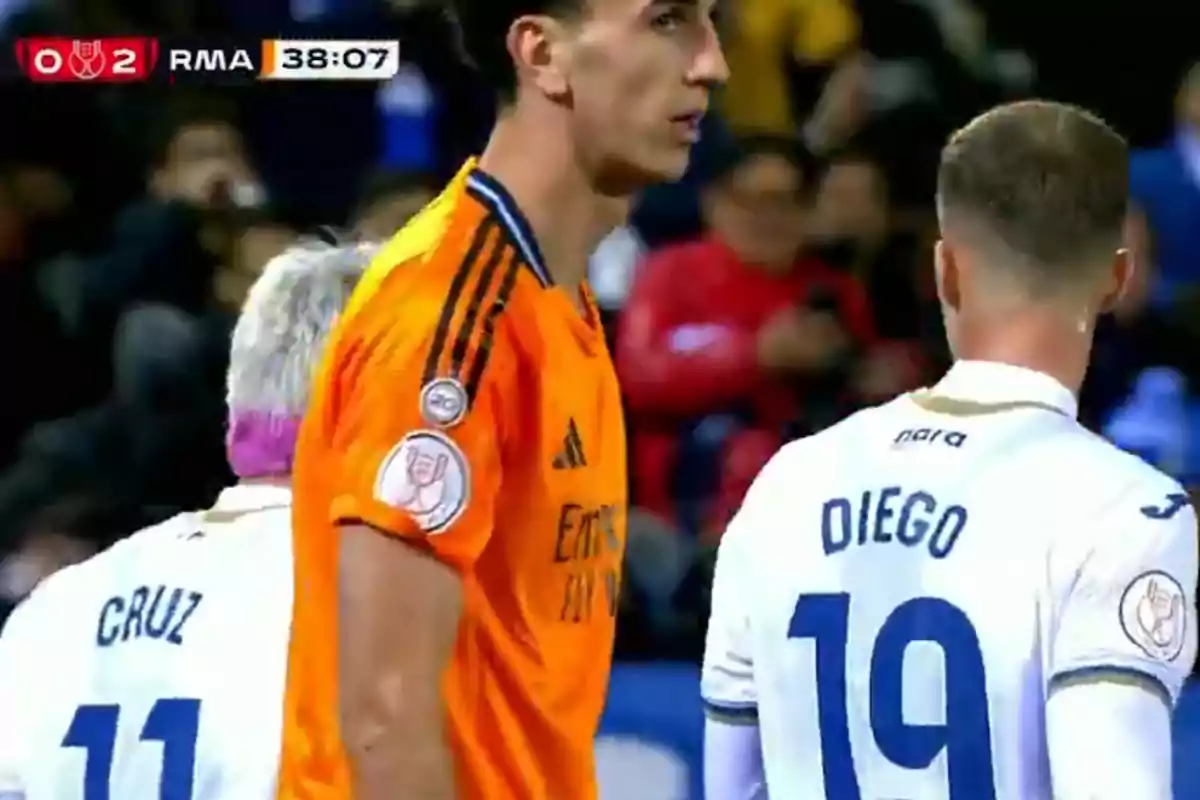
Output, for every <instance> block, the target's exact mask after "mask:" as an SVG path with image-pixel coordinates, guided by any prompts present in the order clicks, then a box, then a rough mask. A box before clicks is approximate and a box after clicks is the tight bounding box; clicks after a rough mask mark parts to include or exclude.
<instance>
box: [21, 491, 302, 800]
mask: <svg viewBox="0 0 1200 800" xmlns="http://www.w3.org/2000/svg"><path fill="white" fill-rule="evenodd" d="M290 507H291V494H290V492H289V490H287V489H285V488H281V487H272V486H236V487H233V488H230V489H226V490H225V491H224V492H223V493H222V494H221V497H220V499H219V500H218V502H217V504H216V505H215V506H214V507H213V508H212V509H210V510H209V511H206V512H197V513H188V514H181V515H179V516H177V517H174V518H172V519H170V520H168V521H166V522H164V523H162V524H160V525H156V526H154V527H152V528H148V529H146V530H143V531H141V532H139V533H137V534H135V535H134V536H132V537H130V538H129V539H126V540H124V541H122V542H120V543H119V544H117V545H115V546H114V547H112V548H111V549H109V550H107V551H105V552H103V553H100V554H99V555H97V556H95V557H94V558H92V559H90V560H88V561H86V562H84V563H82V564H80V565H78V566H74V567H70V568H68V569H65V570H63V571H61V572H59V573H57V574H55V575H53V576H52V577H50V578H48V579H47V580H46V581H44V582H43V584H42V585H41V586H39V587H38V588H37V589H36V590H35V591H34V593H33V595H32V596H30V597H29V599H28V600H26V601H25V602H24V603H23V604H22V605H21V606H19V607H18V608H17V610H16V611H15V612H14V614H13V616H12V617H11V618H10V620H9V623H8V625H7V626H6V627H5V630H4V633H3V636H0V798H4V800H14V799H15V800H24V798H28V800H109V798H114V799H116V798H130V800H132V798H159V797H161V798H171V800H202V798H213V799H214V800H215V798H221V799H222V800H228V799H230V798H237V800H268V799H270V800H273V798H274V797H275V784H276V773H277V769H278V760H279V748H280V731H281V730H282V714H283V691H284V678H285V671H286V660H287V645H288V636H289V626H290V619H291V604H292V583H293V578H292V558H291V549H292V540H291V511H290ZM6 791H7V792H11V794H5V792H6Z"/></svg>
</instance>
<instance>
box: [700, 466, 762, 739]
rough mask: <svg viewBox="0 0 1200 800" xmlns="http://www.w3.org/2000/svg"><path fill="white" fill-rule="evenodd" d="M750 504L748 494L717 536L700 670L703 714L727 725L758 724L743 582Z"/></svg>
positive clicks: (745, 594) (746, 595)
mask: <svg viewBox="0 0 1200 800" xmlns="http://www.w3.org/2000/svg"><path fill="white" fill-rule="evenodd" d="M753 491H754V490H753V489H751V494H753ZM752 502H753V498H752V497H751V496H747V498H746V501H745V502H744V503H743V505H742V508H741V510H740V511H738V513H737V514H736V515H735V516H734V518H733V521H732V522H730V523H729V528H728V529H727V530H726V531H725V535H724V536H722V537H721V545H720V547H719V549H718V551H717V568H716V575H715V576H714V578H713V589H712V609H711V611H710V614H709V619H708V635H707V639H706V640H705V644H704V667H703V669H702V670H701V673H700V696H701V698H702V699H703V701H704V710H705V714H706V715H707V716H708V717H709V719H714V720H719V721H721V722H725V723H727V724H742V725H747V724H749V725H756V724H757V722H758V693H757V691H756V690H755V687H754V660H753V657H752V655H751V647H750V615H749V613H748V608H747V605H748V600H749V597H750V593H749V592H748V591H747V590H746V589H747V586H746V583H745V581H746V579H747V578H748V577H749V576H748V575H747V567H746V564H745V563H744V562H745V553H744V549H745V539H746V533H747V532H748V530H747V529H746V526H747V525H748V524H749V523H748V521H747V515H748V513H749V512H750V510H751V509H750V505H751V503H752Z"/></svg>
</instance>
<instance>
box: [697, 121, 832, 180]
mask: <svg viewBox="0 0 1200 800" xmlns="http://www.w3.org/2000/svg"><path fill="white" fill-rule="evenodd" d="M764 156H773V157H776V158H782V159H783V160H784V161H787V162H788V163H789V164H791V165H792V167H793V168H794V169H795V170H796V171H797V172H798V173H800V180H801V183H802V186H801V190H802V191H803V192H805V193H806V194H807V193H808V192H810V191H812V190H813V188H814V187H813V183H814V180H813V179H814V177H815V174H816V171H817V160H816V158H814V157H813V155H812V153H810V152H809V151H808V148H806V147H805V146H804V143H803V142H801V141H800V140H799V139H796V138H793V137H790V136H779V135H774V134H766V133H752V134H733V135H732V136H729V137H728V138H725V139H724V140H723V141H720V142H717V143H716V144H715V145H714V146H713V148H712V150H711V151H710V152H709V153H708V154H707V157H705V158H703V159H702V160H701V164H700V165H699V166H698V169H700V170H701V172H702V176H701V177H702V179H703V181H704V182H705V183H707V184H718V183H722V182H724V181H727V180H729V178H731V177H732V176H733V174H734V173H735V172H737V171H738V170H739V169H741V168H742V167H743V166H745V165H746V164H748V163H749V162H751V161H753V160H754V159H756V158H761V157H764Z"/></svg>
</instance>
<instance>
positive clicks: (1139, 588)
mask: <svg viewBox="0 0 1200 800" xmlns="http://www.w3.org/2000/svg"><path fill="white" fill-rule="evenodd" d="M1186 605H1187V597H1186V595H1185V594H1184V592H1183V587H1182V586H1180V585H1179V581H1177V580H1175V579H1174V578H1172V577H1171V576H1170V575H1168V574H1167V573H1165V572H1161V571H1159V570H1154V571H1152V572H1143V573H1142V574H1141V575H1139V576H1137V577H1136V578H1134V579H1133V582H1132V583H1130V584H1129V586H1128V588H1126V589H1125V593H1124V594H1123V595H1121V627H1122V628H1124V629H1125V635H1126V636H1128V637H1129V639H1130V641H1132V642H1133V643H1134V644H1136V645H1137V646H1138V648H1139V649H1141V650H1142V652H1144V653H1145V654H1146V655H1148V656H1150V657H1151V658H1153V659H1155V660H1156V661H1174V660H1175V659H1177V658H1179V654H1180V653H1182V652H1183V644H1184V640H1185V639H1186V636H1187V608H1186Z"/></svg>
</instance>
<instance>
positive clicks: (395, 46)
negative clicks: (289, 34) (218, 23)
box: [262, 39, 400, 81]
mask: <svg viewBox="0 0 1200 800" xmlns="http://www.w3.org/2000/svg"><path fill="white" fill-rule="evenodd" d="M399 71H400V43H399V42H397V41H395V40H394V39H393V40H381V39H374V40H364V41H347V40H313V41H300V40H288V39H271V40H268V41H266V42H263V69H262V74H263V77H264V78H268V79H274V80H367V81H382V80H388V79H390V78H392V77H394V76H395V75H396V73H397V72H399Z"/></svg>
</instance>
